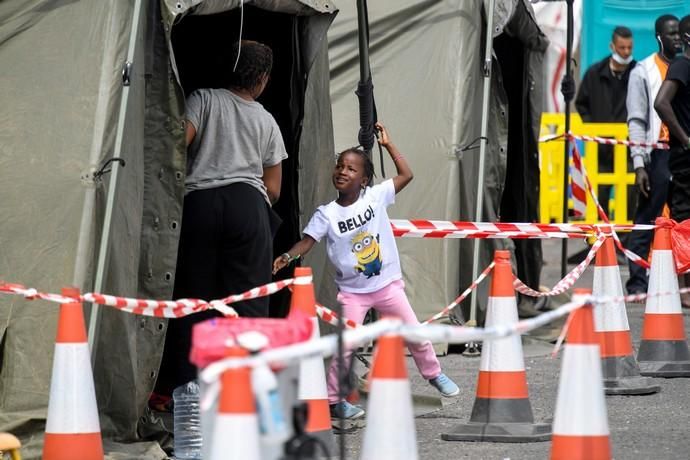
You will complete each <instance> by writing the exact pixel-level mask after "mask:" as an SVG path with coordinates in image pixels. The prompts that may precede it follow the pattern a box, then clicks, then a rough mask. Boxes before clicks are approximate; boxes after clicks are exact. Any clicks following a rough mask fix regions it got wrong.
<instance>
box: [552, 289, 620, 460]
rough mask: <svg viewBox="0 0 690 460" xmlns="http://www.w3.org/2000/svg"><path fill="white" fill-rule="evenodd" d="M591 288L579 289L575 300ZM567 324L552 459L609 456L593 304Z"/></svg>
mask: <svg viewBox="0 0 690 460" xmlns="http://www.w3.org/2000/svg"><path fill="white" fill-rule="evenodd" d="M590 292H591V291H590V290H585V289H576V290H575V291H574V293H573V302H577V301H578V299H579V300H582V298H583V297H585V296H586V295H587V294H589V293H590ZM567 324H568V336H567V339H566V344H565V346H564V350H563V362H562V364H561V375H560V378H559V381H558V398H557V400H556V413H555V415H554V421H553V437H552V443H551V460H608V459H610V458H611V443H610V441H609V424H608V419H607V416H606V400H605V398H604V387H603V385H602V375H601V360H600V358H599V342H598V340H597V337H596V335H595V332H594V318H593V314H592V307H591V306H584V307H581V308H578V309H577V310H575V311H573V312H572V313H571V314H570V318H569V319H568V323H567Z"/></svg>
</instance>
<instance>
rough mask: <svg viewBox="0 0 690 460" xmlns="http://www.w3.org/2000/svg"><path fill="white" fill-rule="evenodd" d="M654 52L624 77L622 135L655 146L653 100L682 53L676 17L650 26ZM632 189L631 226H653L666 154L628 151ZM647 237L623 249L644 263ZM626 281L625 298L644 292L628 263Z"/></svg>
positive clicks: (657, 128)
mask: <svg viewBox="0 0 690 460" xmlns="http://www.w3.org/2000/svg"><path fill="white" fill-rule="evenodd" d="M654 33H655V34H656V40H657V44H658V46H659V51H658V52H656V53H653V54H651V55H649V56H648V57H646V58H645V59H643V60H642V61H640V62H639V63H638V64H637V66H636V67H635V68H634V69H633V70H632V71H631V72H630V80H629V82H628V97H627V100H626V107H627V110H628V134H629V138H630V140H631V141H637V142H645V143H656V142H668V140H669V136H668V128H667V127H666V125H664V124H663V123H662V122H661V119H660V118H659V115H657V113H656V111H655V110H654V99H655V98H656V96H657V93H658V92H659V88H661V83H662V82H663V81H664V79H665V78H666V71H667V70H668V65H669V63H670V62H671V61H672V60H673V58H674V57H675V56H676V54H677V53H678V52H681V51H682V44H681V41H680V32H679V30H678V18H677V17H675V16H673V15H670V14H665V15H663V16H660V17H659V18H658V19H657V20H656V22H655V23H654ZM630 156H631V157H632V162H633V168H634V169H635V185H636V186H637V188H638V191H639V197H638V201H637V208H636V210H635V217H634V218H633V222H634V223H636V224H650V223H654V219H656V217H658V216H659V215H661V211H662V209H663V207H664V203H665V202H666V197H667V195H668V184H669V180H670V178H671V173H670V172H669V170H668V156H669V151H668V150H662V149H652V148H650V147H631V148H630ZM651 241H652V232H632V233H631V234H630V236H629V238H628V249H630V250H631V251H633V252H634V253H636V254H639V255H640V256H642V257H644V258H646V257H647V253H648V252H649V245H650V243H651ZM628 267H629V268H630V278H629V279H628V281H627V283H626V284H625V288H626V290H627V291H628V294H640V293H646V292H647V283H648V276H647V270H646V269H644V268H642V267H640V266H639V265H636V264H635V263H633V262H632V261H630V260H629V261H628Z"/></svg>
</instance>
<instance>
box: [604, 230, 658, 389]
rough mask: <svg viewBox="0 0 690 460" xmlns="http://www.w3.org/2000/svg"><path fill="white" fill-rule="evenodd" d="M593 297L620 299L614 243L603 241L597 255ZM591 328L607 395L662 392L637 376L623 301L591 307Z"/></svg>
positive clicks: (637, 368) (647, 380) (610, 240)
mask: <svg viewBox="0 0 690 460" xmlns="http://www.w3.org/2000/svg"><path fill="white" fill-rule="evenodd" d="M592 292H593V293H594V295H595V296H607V297H619V298H620V297H621V296H622V295H623V287H622V285H621V275H620V272H619V270H618V260H617V259H616V250H615V248H614V247H613V240H612V239H611V238H606V240H605V241H604V244H603V245H602V246H601V248H600V249H599V251H598V252H597V256H596V263H595V266H594V283H593V289H592ZM594 327H595V330H596V332H597V334H596V335H597V337H598V339H599V348H600V352H601V365H602V373H603V374H604V391H605V392H606V394H609V395H644V394H651V393H656V392H658V391H659V390H661V387H660V386H659V385H656V384H655V383H654V382H653V381H652V380H651V379H649V378H647V377H642V376H640V367H639V366H638V364H637V360H636V359H635V355H634V354H633V348H632V339H631V337H630V326H629V325H628V315H627V313H626V311H625V302H623V301H617V302H611V303H607V304H598V305H596V306H595V307H594Z"/></svg>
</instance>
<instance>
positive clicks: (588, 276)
mask: <svg viewBox="0 0 690 460" xmlns="http://www.w3.org/2000/svg"><path fill="white" fill-rule="evenodd" d="M569 244H570V246H569V253H570V254H572V253H574V252H577V250H579V249H582V247H583V246H582V243H581V242H579V241H571V242H569ZM560 247H561V246H560V241H556V240H545V241H544V259H545V261H547V262H546V264H545V266H544V269H543V272H542V284H543V285H546V286H547V287H552V286H553V285H554V284H556V282H557V281H558V280H559V279H560ZM573 267H574V266H573V265H570V266H569V270H570V269H572V268H573ZM620 269H621V278H622V281H623V283H624V282H625V280H626V279H627V276H628V270H627V266H623V265H621V266H620ZM592 273H593V266H591V267H589V268H588V269H587V270H586V271H585V273H584V274H583V276H582V277H581V279H580V280H579V281H578V282H577V283H576V285H575V286H576V287H591V285H592ZM627 307H628V320H629V323H630V329H631V334H632V337H633V346H634V348H635V351H636V350H637V347H638V345H639V337H640V331H641V327H642V318H643V314H644V304H628V305H627ZM688 313H690V311H688V310H684V314H685V316H686V320H685V327H686V335H687V334H688V333H689V332H690V331H689V330H688V329H689V327H688V325H689V324H690V320H688V319H687V316H688ZM552 351H553V346H552V345H551V344H548V343H547V342H544V341H540V340H534V339H531V338H524V339H523V352H524V355H525V367H526V370H527V381H528V386H529V395H530V402H531V406H532V411H533V413H534V418H535V421H536V422H543V421H549V420H550V419H552V418H553V414H554V408H555V403H556V395H557V391H558V379H559V375H560V367H561V356H560V354H559V355H558V356H556V357H552V356H551V353H552ZM439 359H440V360H441V365H442V367H443V370H444V372H445V373H446V374H447V375H449V376H450V377H451V378H453V379H454V380H455V381H456V382H457V384H458V385H459V386H460V389H461V392H460V395H459V396H457V397H454V398H444V399H443V400H441V399H440V398H438V393H437V392H436V391H435V390H434V389H433V388H432V387H431V386H429V384H428V383H427V382H426V381H425V380H424V379H422V377H421V376H420V375H419V373H418V371H417V369H416V368H415V366H414V363H413V362H412V360H411V358H409V357H408V358H407V362H408V369H409V375H410V381H411V384H412V393H413V395H415V398H414V399H415V400H416V401H418V402H422V404H418V405H417V406H416V407H415V413H416V418H415V425H416V436H417V444H418V450H419V458H420V459H541V458H548V457H549V451H550V447H551V443H550V442H535V443H515V444H506V443H489V442H456V441H444V440H442V439H441V434H442V433H449V432H452V431H453V428H454V427H455V426H456V425H459V424H462V423H465V422H467V421H469V418H470V413H471V411H472V405H473V403H474V397H475V385H476V380H477V374H478V369H479V358H478V357H467V356H465V355H458V354H451V355H447V356H443V357H440V358H439ZM654 381H655V382H656V383H658V384H659V385H660V386H661V391H660V392H659V393H657V394H653V395H648V396H607V397H606V405H607V413H608V423H609V429H610V433H611V446H612V454H613V457H614V458H615V459H641V460H642V459H645V460H646V459H668V460H675V459H689V458H690V416H689V415H690V414H689V412H690V379H684V378H676V379H654ZM363 407H366V403H365V402H364V404H363ZM396 425H397V424H396V421H395V420H391V422H390V425H389V426H388V427H387V428H388V429H390V430H396V429H397V428H396ZM350 428H351V429H352V431H351V432H349V433H347V434H344V435H340V434H339V435H337V436H336V441H337V442H340V440H341V439H344V441H345V451H346V457H345V458H352V459H354V458H359V452H360V448H361V443H362V437H363V434H364V430H365V429H366V422H365V421H362V422H359V423H358V424H356V425H354V426H351V427H350Z"/></svg>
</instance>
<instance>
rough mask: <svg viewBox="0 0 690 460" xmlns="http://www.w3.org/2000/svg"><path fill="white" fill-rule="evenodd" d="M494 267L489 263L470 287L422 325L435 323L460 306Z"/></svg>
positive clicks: (494, 264) (492, 263)
mask: <svg viewBox="0 0 690 460" xmlns="http://www.w3.org/2000/svg"><path fill="white" fill-rule="evenodd" d="M495 266H496V263H495V262H494V261H491V263H490V264H489V265H488V266H487V267H486V268H485V269H484V271H482V272H481V273H480V274H479V276H478V277H477V279H476V280H474V281H473V282H472V284H470V285H469V286H468V288H467V289H465V290H464V291H463V293H462V294H460V295H459V296H458V297H457V298H456V299H455V300H453V302H452V303H451V304H450V305H448V306H447V307H446V308H444V309H443V310H441V311H440V312H438V313H436V314H435V315H434V316H432V317H431V318H429V319H427V320H426V321H424V322H423V323H422V324H429V323H431V322H432V321H436V320H437V319H440V318H443V317H444V316H446V315H447V314H448V313H450V311H451V310H452V309H453V308H455V307H457V306H458V305H460V302H462V301H463V300H465V298H466V297H467V296H468V295H470V292H472V291H474V290H475V289H476V288H477V286H479V283H481V282H482V281H484V279H485V278H486V277H487V276H489V273H491V270H493V269H494V267H495Z"/></svg>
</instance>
